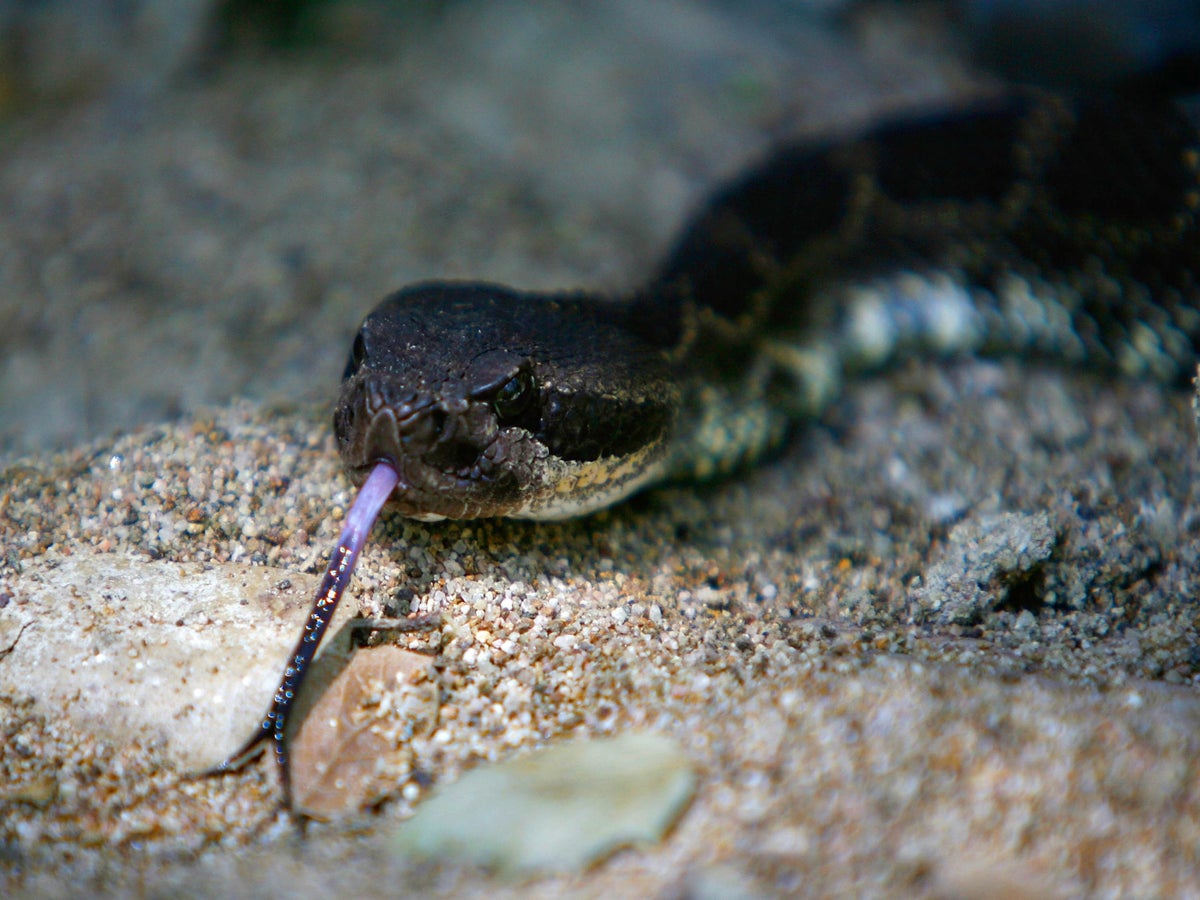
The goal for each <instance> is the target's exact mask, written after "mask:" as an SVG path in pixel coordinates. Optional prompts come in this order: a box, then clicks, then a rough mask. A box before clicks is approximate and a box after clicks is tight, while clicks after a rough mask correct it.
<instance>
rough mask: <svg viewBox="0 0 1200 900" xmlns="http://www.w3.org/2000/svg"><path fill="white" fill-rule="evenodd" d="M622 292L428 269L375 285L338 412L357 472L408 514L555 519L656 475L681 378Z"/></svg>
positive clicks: (340, 436)
mask: <svg viewBox="0 0 1200 900" xmlns="http://www.w3.org/2000/svg"><path fill="white" fill-rule="evenodd" d="M621 314H622V306H621V305H620V304H619V303H606V302H605V301H601V300H597V299H593V298H588V297H582V296H557V295H543V294H528V293H517V292H515V291H512V290H509V289H507V288H503V287H499V286H495V285H489V284H473V283H471V284H468V283H461V284H456V283H424V284H418V285H415V286H413V287H409V288H406V289H404V290H402V291H399V292H398V293H395V294H392V295H391V296H389V297H387V298H386V299H385V300H384V301H383V302H382V303H381V304H380V305H379V306H378V307H377V308H376V309H375V310H374V312H372V313H371V314H370V315H369V316H367V318H366V319H365V320H364V322H363V324H362V327H361V328H360V329H359V332H358V334H357V335H356V337H355V339H354V345H353V348H352V350H351V353H350V359H349V361H348V363H347V365H346V372H345V377H344V380H343V383H342V390H341V395H340V397H339V399H338V403H337V408H336V410H335V412H334V431H335V433H336V435H337V442H338V450H339V452H340V454H341V456H342V460H343V462H344V463H345V465H346V467H347V470H348V471H349V473H350V476H351V478H352V479H354V480H355V481H356V482H358V483H361V482H362V480H363V479H365V477H366V475H367V473H369V472H370V470H371V469H372V467H373V466H374V465H375V463H377V462H380V461H383V462H387V463H389V464H390V465H391V466H392V467H393V468H395V470H396V472H397V473H398V475H399V483H398V485H397V487H396V488H395V490H394V491H393V493H392V497H391V505H392V507H393V508H394V509H396V510H397V511H398V512H400V513H401V514H403V515H407V516H410V517H413V518H419V519H441V518H456V519H465V518H476V517H480V516H517V517H523V518H539V519H553V518H564V517H567V516H572V515H579V514H582V513H585V512H589V511H591V510H593V509H598V508H600V507H602V506H606V505H608V504H610V503H612V502H614V501H615V500H618V499H620V498H621V497H623V496H626V495H628V494H630V493H632V492H633V491H634V490H636V489H637V488H638V487H640V486H641V485H642V484H644V483H645V482H647V481H649V480H650V479H652V478H654V477H657V476H659V475H660V474H661V468H662V466H663V465H664V456H665V452H666V446H667V444H668V442H669V440H668V439H669V436H670V430H671V428H672V426H673V419H674V410H675V408H676V406H677V401H678V389H677V387H676V385H675V383H674V381H673V379H672V377H671V374H670V371H669V368H668V365H667V363H666V361H665V359H664V357H663V354H662V352H661V350H658V349H656V348H654V347H652V346H649V345H648V344H645V343H643V342H642V341H640V340H639V339H638V338H637V337H636V335H635V334H633V333H632V332H631V331H630V330H629V329H627V328H624V327H622V325H621V322H620V316H621Z"/></svg>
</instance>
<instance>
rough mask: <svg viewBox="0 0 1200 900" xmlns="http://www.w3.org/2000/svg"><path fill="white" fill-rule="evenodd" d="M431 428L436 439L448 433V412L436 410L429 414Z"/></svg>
mask: <svg viewBox="0 0 1200 900" xmlns="http://www.w3.org/2000/svg"><path fill="white" fill-rule="evenodd" d="M428 419H429V428H430V431H431V432H432V433H433V436H434V437H438V438H440V437H442V436H444V435H445V433H446V421H447V416H446V411H445V410H444V409H435V410H432V411H431V412H430V413H429V416H428Z"/></svg>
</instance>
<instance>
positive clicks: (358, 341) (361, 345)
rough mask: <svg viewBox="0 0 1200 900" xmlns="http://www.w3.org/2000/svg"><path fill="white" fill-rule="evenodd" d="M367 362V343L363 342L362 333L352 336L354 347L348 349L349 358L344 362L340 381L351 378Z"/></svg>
mask: <svg viewBox="0 0 1200 900" xmlns="http://www.w3.org/2000/svg"><path fill="white" fill-rule="evenodd" d="M366 360H367V342H366V341H364V340H363V336H362V332H361V331H360V332H359V333H358V334H356V335H355V336H354V346H352V347H351V348H350V358H349V359H348V360H346V371H344V372H342V381H345V380H346V379H347V378H353V377H354V373H355V372H357V371H358V370H359V369H361V368H362V364H363V363H364V362H366Z"/></svg>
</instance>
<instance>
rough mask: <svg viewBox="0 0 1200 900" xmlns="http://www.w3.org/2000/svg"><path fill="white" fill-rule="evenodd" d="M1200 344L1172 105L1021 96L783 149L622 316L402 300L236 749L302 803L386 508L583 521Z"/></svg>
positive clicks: (376, 355)
mask: <svg viewBox="0 0 1200 900" xmlns="http://www.w3.org/2000/svg"><path fill="white" fill-rule="evenodd" d="M1198 344H1200V134H1198V132H1197V128H1196V126H1195V123H1194V122H1193V121H1191V120H1190V119H1189V117H1188V116H1187V115H1185V114H1184V113H1183V112H1181V111H1180V110H1179V109H1177V108H1176V107H1175V106H1174V105H1172V104H1170V103H1168V102H1166V101H1148V100H1141V101H1139V102H1137V103H1128V102H1122V101H1118V100H1114V99H1105V98H1096V99H1091V100H1080V101H1071V102H1068V101H1064V100H1061V99H1056V98H1053V97H1047V96H1043V95H1035V94H1019V95H1010V96H1005V97H1000V98H997V99H994V100H991V101H987V102H983V103H979V104H975V105H972V106H971V107H969V108H966V109H963V110H959V111H954V112H950V113H941V114H938V115H936V116H925V117H918V118H909V119H906V120H903V121H897V122H893V123H890V124H885V125H882V126H880V127H877V128H875V129H873V130H871V131H869V132H867V133H865V134H863V135H861V136H858V137H855V138H851V139H848V140H838V141H832V142H828V143H818V144H811V143H810V144H800V145H796V146H788V147H784V148H782V149H780V150H778V151H777V152H776V153H774V154H773V155H771V156H770V157H769V158H768V159H766V160H765V161H764V162H763V163H762V164H761V165H759V166H758V167H756V168H754V169H752V170H751V171H749V172H748V173H747V174H745V175H743V176H741V177H739V178H737V179H735V180H734V181H732V182H731V183H729V184H728V185H726V186H725V187H723V188H721V189H720V190H718V191H717V192H716V194H715V195H714V197H713V199H712V200H711V201H710V202H709V203H708V204H707V206H706V207H704V209H703V210H702V211H701V212H700V214H699V215H698V216H697V217H696V219H695V221H694V222H693V224H692V225H691V226H690V227H689V228H687V229H686V230H685V231H684V233H683V235H682V237H681V238H680V239H679V240H678V242H677V243H676V244H675V246H674V248H673V249H672V250H671V251H670V252H669V253H668V254H667V256H666V259H665V261H664V262H663V263H662V265H661V266H660V267H659V269H658V270H657V272H656V273H655V274H654V275H653V277H652V278H651V279H650V280H649V282H648V284H646V285H645V286H644V287H643V288H641V289H640V290H638V291H636V292H633V293H631V294H630V295H629V296H626V297H616V298H613V297H602V296H595V295H591V294H586V293H564V294H554V295H541V294H530V293H522V292H518V291H514V290H512V289H509V288H506V287H500V286H496V285H490V284H475V283H439V282H431V283H424V284H418V285H416V286H413V287H409V288H406V289H404V290H402V291H400V292H398V293H396V294H393V295H392V296H390V297H388V298H386V299H385V300H384V301H383V302H382V303H381V304H380V305H379V307H378V308H377V309H376V310H375V311H374V312H372V313H371V314H370V315H369V316H368V317H367V318H366V320H365V321H364V322H363V325H362V327H361V329H360V330H359V332H358V335H357V337H356V338H355V340H354V346H353V350H352V352H351V356H350V360H349V363H348V364H347V367H346V372H345V379H344V382H343V385H342V390H341V395H340V397H339V399H338V402H337V407H336V411H335V414H334V428H335V431H336V434H337V442H338V448H339V451H340V453H341V456H342V459H343V461H344V462H345V465H346V467H347V470H348V471H349V473H350V475H351V477H352V478H353V479H354V480H355V481H356V482H358V483H360V484H362V485H363V488H362V491H361V493H360V495H359V499H358V500H357V501H356V502H355V505H354V507H353V508H352V510H351V512H350V513H349V515H348V516H347V520H346V526H345V530H344V532H343V534H342V538H341V540H340V541H339V545H338V549H337V551H336V552H335V553H334V555H333V558H332V560H331V562H330V566H329V569H328V571H327V574H326V579H325V583H324V584H323V586H322V588H321V590H320V592H319V594H318V597H317V601H316V603H315V605H314V608H313V611H312V613H311V615H310V617H309V620H308V624H307V625H306V628H305V633H304V635H303V636H302V638H301V640H300V643H299V644H298V645H297V647H296V650H295V652H294V655H293V658H292V662H291V664H290V665H289V667H288V669H287V671H286V672H285V674H284V678H283V680H282V683H281V685H280V687H279V690H278V691H277V693H276V696H275V700H274V703H273V705H272V707H271V710H270V712H269V713H268V715H267V716H266V718H265V719H264V720H263V724H262V729H261V730H260V731H259V732H258V733H256V734H255V736H254V737H253V739H252V740H251V741H250V742H249V744H248V745H247V747H246V748H245V749H246V750H249V749H250V748H251V747H253V746H254V745H255V744H257V743H258V742H259V741H262V740H264V739H268V738H271V739H273V741H274V745H275V748H276V754H277V758H278V760H279V762H280V765H281V771H282V772H283V775H284V784H285V790H286V786H287V780H286V779H287V767H286V753H285V725H286V721H287V713H288V710H289V709H290V706H291V703H292V699H293V697H294V696H295V693H296V691H297V690H298V688H299V684H300V682H301V680H302V679H303V676H304V673H305V671H306V669H307V666H308V663H309V662H310V661H311V659H312V656H313V654H314V653H315V651H316V647H317V645H318V643H319V642H320V639H321V636H322V634H323V632H324V630H325V627H326V626H327V624H328V621H329V618H330V616H331V615H332V612H333V608H334V606H336V604H337V602H338V599H339V598H340V596H341V593H342V591H343V590H344V588H345V586H346V584H347V582H348V580H349V578H350V574H351V572H352V571H353V567H354V562H355V560H356V558H357V555H358V552H359V550H360V548H361V546H362V543H363V540H364V539H365V537H366V534H367V533H368V532H369V531H370V528H371V525H372V523H373V522H374V520H375V517H376V515H377V514H378V512H379V510H380V509H381V508H382V507H383V506H384V505H385V504H389V505H390V507H391V508H392V509H394V510H395V511H396V512H398V513H400V514H402V515H406V516H411V517H415V518H420V519H439V518H471V517H478V516H518V517H525V518H535V519H550V518H561V517H566V516H573V515H580V514H584V513H588V512H590V511H593V510H596V509H598V508H601V507H603V506H606V505H608V504H611V503H614V502H616V501H618V500H620V499H621V498H623V497H625V496H627V495H629V494H630V493H632V492H634V491H636V490H638V489H641V488H643V487H645V486H647V485H650V484H653V483H655V482H658V481H661V480H663V479H667V478H696V477H708V476H711V475H715V474H720V473H726V472H729V471H731V470H733V469H734V468H736V467H738V466H739V465H743V464H745V463H748V462H751V461H753V460H754V459H756V458H757V457H758V456H759V455H760V454H761V453H762V452H763V451H764V450H765V449H767V448H769V447H770V446H771V445H772V444H774V443H776V442H777V441H778V440H779V438H780V436H781V435H782V434H783V433H784V432H785V430H786V428H787V426H788V424H789V423H791V422H793V421H795V420H796V419H798V418H802V417H804V416H811V415H813V414H816V413H819V412H820V411H821V410H822V408H824V407H825V406H826V405H827V404H828V403H829V402H830V401H831V400H832V399H833V398H835V397H836V396H837V393H838V389H839V387H840V385H841V384H842V383H843V381H844V380H845V378H846V377H847V376H850V375H853V374H854V373H857V372H861V371H864V370H869V369H872V368H877V367H880V366H883V365H885V364H887V363H889V362H891V361H893V360H895V359H896V358H898V357H900V356H902V355H905V354H912V353H934V354H955V353H977V352H978V353H996V352H1009V353H1018V354H1036V355H1039V356H1047V357H1054V358H1059V359H1063V360H1066V361H1069V362H1088V363H1092V364H1095V365H1098V366H1101V367H1104V368H1108V369H1111V370H1114V371H1117V372H1120V373H1125V374H1130V375H1146V376H1153V377H1156V378H1162V379H1168V380H1171V379H1180V378H1182V377H1183V376H1184V375H1185V374H1186V373H1188V372H1189V371H1190V370H1191V368H1192V367H1193V365H1194V361H1195V357H1196V350H1197V345H1198ZM244 755H245V754H244V752H243V754H239V757H237V758H242V757H243V756H244ZM232 762H233V761H231V765H232Z"/></svg>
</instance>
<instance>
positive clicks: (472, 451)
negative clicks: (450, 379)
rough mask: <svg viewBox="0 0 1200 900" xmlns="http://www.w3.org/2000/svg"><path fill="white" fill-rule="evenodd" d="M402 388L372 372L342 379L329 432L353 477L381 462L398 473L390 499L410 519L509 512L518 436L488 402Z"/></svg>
mask: <svg viewBox="0 0 1200 900" xmlns="http://www.w3.org/2000/svg"><path fill="white" fill-rule="evenodd" d="M401 393H402V392H401V390H399V389H398V388H397V386H396V385H395V384H394V383H393V380H392V379H390V378H388V377H386V376H383V375H380V374H378V373H369V372H368V373H359V375H357V376H355V377H354V378H351V379H350V380H348V381H347V382H346V383H345V385H344V387H343V392H342V397H341V400H340V401H339V403H338V407H337V409H336V411H335V413H334V431H335V433H336V435H337V439H338V450H339V453H340V454H341V457H342V461H343V463H344V464H345V466H346V469H347V471H348V473H349V475H350V478H351V480H352V481H354V482H355V483H356V484H362V483H363V482H364V481H365V480H366V479H367V477H368V476H369V475H370V473H371V472H372V471H373V469H374V468H375V466H376V465H377V464H378V463H380V462H383V463H386V464H387V465H389V466H390V467H392V468H393V469H394V470H395V471H396V473H397V476H398V483H397V486H396V487H395V488H394V489H393V491H392V494H391V496H390V498H389V500H388V506H389V508H391V509H392V510H394V511H396V512H399V513H400V514H402V515H406V516H409V517H412V518H420V519H440V518H476V517H479V516H494V515H506V514H508V513H510V512H511V511H512V510H513V509H514V508H515V504H516V502H517V500H518V498H519V496H520V494H521V488H522V484H521V479H520V478H519V477H518V476H517V474H516V473H515V472H514V471H513V470H512V468H511V466H510V465H509V463H510V462H511V461H512V451H511V445H512V443H513V441H514V439H516V440H517V442H518V443H520V442H521V441H520V438H519V437H517V436H516V435H513V434H510V433H509V432H510V431H511V429H501V428H500V427H499V426H498V425H497V422H496V419H495V416H494V414H493V412H492V410H491V408H490V407H489V406H488V405H487V404H484V403H479V402H476V401H472V400H470V399H463V398H442V399H438V400H435V399H432V398H429V397H425V398H422V397H418V396H416V395H414V394H413V393H412V392H407V391H406V392H404V393H403V396H401ZM525 436H526V437H527V435H525Z"/></svg>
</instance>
